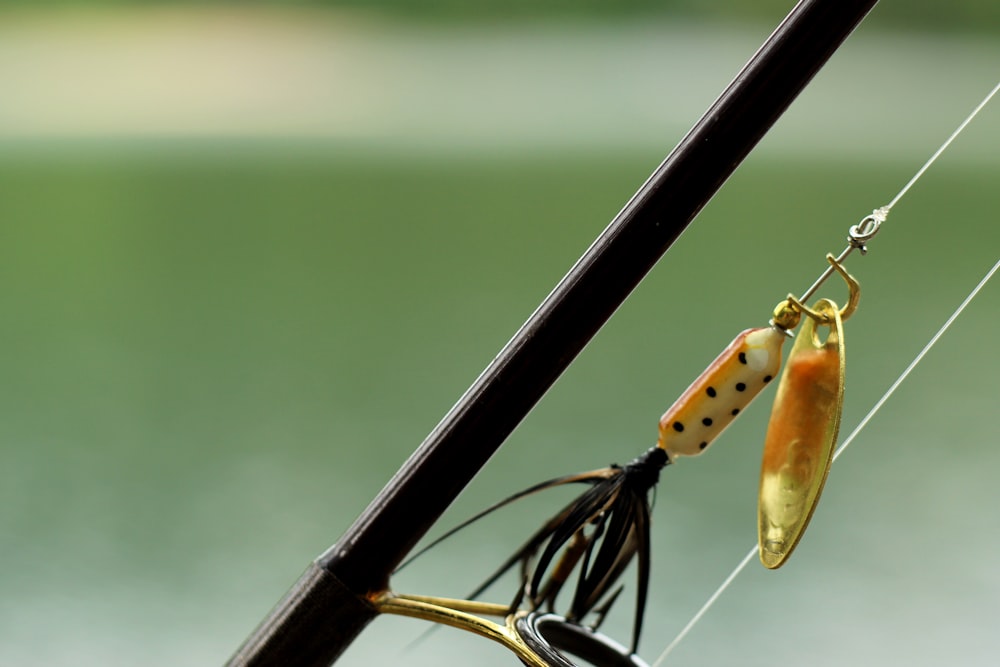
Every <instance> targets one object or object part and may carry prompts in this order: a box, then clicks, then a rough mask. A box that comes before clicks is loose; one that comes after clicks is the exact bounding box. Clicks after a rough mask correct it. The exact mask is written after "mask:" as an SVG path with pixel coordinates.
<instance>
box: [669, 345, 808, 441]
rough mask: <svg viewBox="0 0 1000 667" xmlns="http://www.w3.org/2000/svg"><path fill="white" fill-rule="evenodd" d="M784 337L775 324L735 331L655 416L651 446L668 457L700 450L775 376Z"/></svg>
mask: <svg viewBox="0 0 1000 667" xmlns="http://www.w3.org/2000/svg"><path fill="white" fill-rule="evenodd" d="M787 337H788V334H787V333H786V332H785V330H784V329H782V328H780V327H777V326H770V327H762V328H757V329H747V330H746V331H744V332H743V333H741V334H740V335H738V336H737V337H736V338H735V339H734V340H733V342H732V343H730V344H729V346H728V347H727V348H726V349H725V350H723V351H722V353H721V354H720V355H719V356H718V357H716V358H715V361H713V362H712V363H711V364H710V365H709V367H708V368H706V369H705V371H704V372H703V373H702V374H701V375H699V376H698V379H696V380H695V381H694V382H693V383H692V384H691V386H690V387H688V388H687V390H686V391H685V392H684V393H683V394H681V397H680V398H678V399H677V401H676V402H675V403H674V404H673V406H671V407H670V409H669V410H667V411H666V412H665V413H664V414H663V416H662V417H661V418H660V438H659V440H658V441H657V443H656V444H657V446H658V447H660V448H661V449H663V450H665V451H666V452H667V456H668V457H669V458H670V459H671V460H673V458H674V457H676V456H697V455H698V454H701V453H702V452H703V451H705V450H706V449H707V448H708V446H709V445H710V444H711V443H712V441H713V440H715V439H716V438H717V437H719V434H720V433H722V431H724V430H725V429H726V427H727V426H729V425H730V424H731V423H733V420H734V419H736V416H737V415H738V414H739V413H740V412H742V411H743V409H744V408H746V407H747V406H748V405H749V404H750V402H751V401H752V400H753V399H754V398H756V397H757V395H758V394H759V393H760V392H761V390H762V389H764V387H765V386H766V385H767V383H768V382H770V381H771V380H772V379H773V378H774V377H775V375H777V373H778V370H779V368H780V367H781V346H782V344H783V343H784V342H785V339H786V338H787Z"/></svg>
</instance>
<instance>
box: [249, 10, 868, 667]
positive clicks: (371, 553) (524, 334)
mask: <svg viewBox="0 0 1000 667" xmlns="http://www.w3.org/2000/svg"><path fill="white" fill-rule="evenodd" d="M876 2H877V0H802V1H801V2H799V3H798V4H797V5H796V6H795V7H794V8H793V9H792V11H791V12H790V13H789V14H788V16H787V17H786V18H785V19H784V20H783V21H782V23H781V24H780V25H779V26H778V28H777V29H776V30H775V31H774V33H772V34H771V35H770V37H768V39H767V40H766V41H765V42H764V44H763V45H762V46H761V48H760V49H759V50H758V51H757V52H756V53H755V54H754V56H753V57H752V58H751V59H750V61H749V62H748V63H747V65H746V66H744V68H743V69H742V70H741V71H740V72H739V73H738V74H737V76H736V78H735V79H734V80H733V82H732V83H731V84H730V85H729V86H728V87H727V88H726V89H725V90H724V91H723V93H722V94H721V95H720V97H719V98H718V99H717V100H716V101H715V102H714V103H713V104H712V105H711V107H710V108H709V109H708V111H706V113H705V114H704V116H703V117H702V118H701V120H700V121H699V122H698V123H697V124H696V125H695V126H694V128H692V130H691V131H690V132H689V133H688V134H687V135H686V136H685V137H684V138H683V139H682V140H681V142H680V143H679V144H678V146H677V147H676V148H675V149H674V150H673V151H672V152H671V153H670V155H669V156H668V157H667V158H666V159H665V160H664V162H663V163H662V164H661V165H660V166H659V167H658V168H657V170H656V171H655V172H654V173H653V175H652V176H650V178H649V179H648V180H647V181H646V183H644V184H643V186H642V187H641V188H640V189H639V191H638V192H637V193H636V194H635V195H634V196H633V197H632V199H630V200H629V202H628V203H627V204H626V205H625V207H624V208H623V209H622V210H621V212H619V214H618V215H617V216H616V217H615V219H614V220H613V221H612V222H611V224H610V225H609V226H608V227H607V229H605V230H604V232H603V233H602V234H601V235H600V236H599V237H598V238H597V239H596V240H595V242H594V243H593V244H592V245H591V246H590V248H589V249H588V250H587V251H586V253H584V255H583V256H582V257H581V258H580V260H579V261H578V262H577V263H576V264H575V265H574V266H573V267H572V269H571V270H570V271H569V273H568V274H567V275H566V276H565V277H564V278H563V279H562V281H560V283H559V284H558V285H557V286H556V287H555V289H554V290H553V291H552V293H551V294H550V295H549V296H548V297H547V298H546V299H545V301H544V302H543V303H542V304H541V305H540V306H539V308H538V309H537V310H536V311H535V312H534V313H533V314H532V316H531V317H530V318H529V319H528V321H527V322H525V324H524V325H523V326H522V327H521V329H520V330H519V331H518V332H517V333H516V334H515V336H514V337H513V338H512V339H511V340H510V342H509V343H508V344H507V345H506V346H505V347H504V349H503V350H501V351H500V353H499V354H498V355H497V356H496V358H495V359H494V361H493V362H492V363H491V364H490V365H489V366H488V367H487V369H486V370H485V371H484V372H483V373H482V375H480V377H479V378H478V379H477V380H476V381H475V382H474V383H473V385H472V386H471V387H470V388H469V389H468V390H467V391H466V393H465V394H464V395H463V396H462V397H461V398H460V399H459V401H458V403H456V404H455V406H454V407H453V408H452V409H451V411H449V413H448V414H447V415H445V417H444V418H443V419H442V420H441V422H440V423H439V424H438V425H437V427H435V428H434V430H433V431H432V432H431V433H430V434H429V435H428V436H427V438H426V439H425V441H424V442H423V444H422V445H421V446H420V447H419V448H418V449H417V450H416V451H415V452H414V454H413V455H412V456H411V457H410V459H409V460H408V461H407V462H406V463H405V464H404V465H403V467H402V468H401V469H400V470H399V472H398V473H397V474H396V475H395V476H394V477H393V478H392V479H391V480H390V481H389V483H388V484H387V485H386V486H385V488H384V489H383V490H382V491H381V492H380V493H379V494H378V496H377V497H376V498H375V499H374V500H373V501H372V502H371V504H369V506H368V508H367V509H366V510H365V511H364V512H363V513H362V514H361V516H360V517H358V519H357V520H356V521H355V522H354V524H353V525H352V526H351V527H350V528H349V529H348V530H347V532H346V533H345V534H344V535H343V536H342V537H341V538H340V539H339V540H338V541H337V543H336V544H334V545H333V546H332V547H331V548H330V549H328V550H327V551H326V552H325V553H323V554H322V555H321V556H320V557H318V558H317V559H316V560H315V561H314V562H313V563H312V564H310V565H309V567H308V568H307V569H306V571H305V572H304V573H303V574H302V575H301V576H300V578H299V579H298V581H297V582H295V584H293V586H292V588H291V589H290V590H289V591H288V592H287V593H286V595H285V596H284V598H283V599H282V600H280V601H279V602H278V604H277V605H276V606H275V607H274V609H272V610H271V612H270V613H269V614H268V616H267V617H266V618H265V619H264V620H263V621H262V622H261V624H260V625H259V626H258V627H257V628H256V629H255V630H254V631H253V632H252V633H251V634H250V636H249V637H248V638H247V639H246V640H245V641H244V643H243V644H242V646H240V647H239V648H238V649H237V651H236V653H235V654H234V655H233V656H232V658H231V659H230V663H229V664H232V665H282V666H284V665H302V666H313V665H315V666H323V665H329V664H330V663H332V662H333V661H334V660H335V659H336V658H337V657H338V656H339V655H340V654H341V653H342V652H343V651H344V650H345V649H346V647H347V646H348V645H350V643H351V642H352V641H353V640H354V638H355V637H357V636H358V635H359V634H360V633H361V632H362V630H363V629H364V628H365V627H366V626H367V624H368V623H370V622H371V621H372V620H373V619H374V618H375V617H376V616H377V615H378V613H379V610H378V609H377V608H376V605H374V604H373V602H372V599H373V595H377V594H378V593H379V592H381V591H385V590H388V585H389V576H390V574H391V572H392V571H393V570H394V569H395V568H396V567H397V566H398V565H399V563H401V562H402V561H403V559H404V558H405V557H406V555H407V554H408V553H409V552H410V550H411V549H412V548H413V547H414V545H415V544H416V543H417V542H418V541H419V540H420V538H421V537H423V535H424V534H425V533H426V532H427V530H428V529H429V528H430V526H431V525H432V524H433V523H434V521H435V520H436V519H437V518H438V517H439V516H440V515H441V513H442V512H444V510H445V509H446V508H447V506H448V505H449V504H450V503H451V502H452V501H453V500H454V499H455V497H456V496H457V495H458V494H459V493H460V491H461V490H462V489H463V488H464V487H465V485H466V484H467V483H468V482H469V481H470V480H471V479H472V477H473V476H474V475H475V474H476V473H477V472H478V471H479V469H480V468H481V467H482V466H483V465H485V463H486V461H487V460H488V459H489V458H490V456H491V455H492V454H493V453H494V452H495V451H496V450H497V448H499V446H500V445H501V444H502V442H503V441H504V439H505V438H506V437H507V435H509V434H510V433H511V431H512V430H513V429H514V428H515V427H516V426H517V424H518V423H519V422H520V421H521V420H522V419H523V418H524V416H525V415H526V414H527V413H528V411H529V410H530V409H531V408H532V407H533V406H534V405H535V403H536V402H537V401H538V400H539V399H540V398H541V396H542V395H543V394H544V393H545V391H546V390H547V389H548V388H549V387H550V386H551V385H552V383H553V382H555V380H556V378H557V377H558V376H559V375H560V374H561V373H562V371H563V370H565V368H566V367H567V366H568V365H569V364H570V362H571V361H572V360H573V359H574V358H575V357H576V355H577V354H578V353H579V352H580V351H581V350H582V349H583V347H584V346H585V345H586V343H587V342H588V341H589V340H590V339H591V338H592V337H593V336H594V335H595V334H596V332H597V331H598V330H599V329H600V328H601V327H602V326H603V324H604V323H605V322H606V321H607V320H608V318H610V316H611V314H612V313H613V312H614V311H615V310H616V309H617V308H618V306H619V305H621V303H622V302H623V301H624V300H625V298H626V297H627V296H628V295H629V294H630V293H631V291H632V290H633V289H634V288H635V287H636V286H637V285H638V283H639V282H640V281H641V280H642V278H643V277H644V276H645V275H646V273H647V272H648V271H649V270H650V269H651V268H652V267H653V265H654V264H655V263H656V262H657V261H658V260H659V258H660V257H661V256H662V254H663V253H664V252H665V251H666V250H667V249H668V248H669V247H670V246H671V245H672V244H673V242H674V241H675V240H676V239H677V237H678V236H679V235H680V233H681V232H682V231H683V230H684V229H685V228H686V227H687V225H688V224H689V223H690V222H691V220H693V218H694V216H695V215H696V214H697V213H698V212H699V211H700V210H701V208H702V207H704V206H705V204H706V203H707V202H708V201H709V199H710V198H711V197H712V196H713V195H714V194H715V192H716V191H717V190H718V189H719V188H720V187H721V185H722V183H724V182H725V181H726V179H727V178H728V177H729V176H730V175H731V174H732V173H733V171H734V170H735V169H736V167H737V166H738V165H739V164H740V163H741V162H742V160H743V159H744V158H745V157H746V156H747V155H748V154H749V153H750V151H751V150H752V149H753V147H754V146H755V145H756V144H757V142H758V141H759V140H760V139H761V137H763V135H764V134H765V133H766V132H767V130H768V129H769V128H770V127H771V126H772V125H773V124H774V122H775V121H776V120H777V118H778V117H779V116H780V115H781V114H782V113H783V112H784V111H785V109H787V107H788V106H789V105H790V104H791V102H792V100H794V99H795V98H796V96H797V95H798V93H799V92H800V91H801V90H802V89H803V88H804V87H805V85H806V84H807V83H808V82H809V81H810V80H811V79H812V77H813V76H814V75H815V74H816V72H817V71H818V70H819V69H820V68H821V67H822V66H823V64H825V62H826V61H827V60H828V59H829V58H830V56H831V55H832V54H833V53H834V52H835V51H836V49H837V48H838V47H839V46H840V45H841V43H843V41H844V40H845V39H846V38H847V36H848V35H849V34H850V33H851V32H852V31H853V30H854V28H855V27H856V26H857V25H858V24H859V23H860V22H861V20H862V19H863V18H864V17H865V15H867V13H868V12H869V11H870V10H871V8H872V7H873V6H874V5H875V4H876Z"/></svg>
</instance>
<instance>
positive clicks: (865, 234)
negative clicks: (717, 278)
mask: <svg viewBox="0 0 1000 667" xmlns="http://www.w3.org/2000/svg"><path fill="white" fill-rule="evenodd" d="M998 91H1000V82H998V83H997V84H996V85H995V86H994V87H993V89H992V90H990V92H989V93H988V94H987V95H986V97H985V98H983V100H982V101H981V102H980V103H979V104H978V105H977V106H976V107H975V108H974V109H973V110H972V112H971V113H970V114H969V115H968V116H967V117H966V118H965V120H963V121H962V122H961V124H959V126H958V127H957V128H956V129H955V131H954V132H952V133H951V136H949V137H948V138H947V139H946V140H945V142H944V143H943V144H941V146H940V147H939V148H938V149H937V150H936V151H935V152H934V154H933V155H931V157H930V158H928V160H927V161H926V162H925V163H924V164H923V166H922V167H920V169H918V170H917V172H916V173H915V174H914V175H913V177H912V178H911V179H910V180H909V181H908V182H907V183H906V185H904V186H903V188H902V189H901V190H900V191H899V192H898V193H897V194H896V196H895V197H893V198H892V200H891V201H890V202H889V203H888V204H886V205H885V206H882V207H880V208H877V209H875V210H874V211H872V213H871V215H869V216H867V217H866V218H864V219H863V220H862V221H861V222H860V223H858V225H856V226H855V227H852V228H851V236H850V245H848V247H847V248H846V249H845V250H844V252H842V253H841V254H840V256H839V257H838V258H837V261H842V260H843V259H845V258H846V257H847V256H848V255H849V254H850V253H851V252H852V251H853V250H855V249H859V250H861V252H862V254H864V253H865V251H866V248H865V245H864V242H865V241H866V240H868V239H870V238H871V237H872V236H874V235H875V233H876V232H877V231H878V228H879V226H880V225H881V224H882V223H883V222H884V221H885V219H886V216H887V215H888V213H889V211H890V210H891V209H892V207H893V206H895V205H896V203H897V202H898V201H899V200H900V199H902V197H903V195H905V194H906V193H907V192H908V191H909V189H910V188H911V187H912V186H913V184H914V183H916V182H917V180H919V179H920V177H921V176H923V174H924V172H926V171H927V169H928V168H929V167H930V166H931V165H932V164H934V162H935V161H936V160H937V159H938V157H939V156H940V155H941V154H942V153H943V152H944V151H945V150H946V149H947V148H948V147H949V146H950V145H951V143H952V142H953V141H954V140H955V138H956V137H957V136H958V135H959V134H961V132H962V131H963V130H964V129H965V127H966V126H967V125H968V124H969V123H970V122H971V121H972V119H973V118H975V117H976V116H977V115H978V114H979V112H980V111H981V110H982V109H983V107H985V106H986V105H987V104H988V103H989V101H990V100H991V99H992V98H993V97H994V96H995V95H996V94H997V92H998ZM998 270H1000V260H997V262H996V263H995V264H994V265H993V266H992V267H991V268H990V269H989V270H988V271H987V272H986V275H985V276H984V277H983V278H982V280H980V281H979V283H978V284H977V285H976V286H975V287H974V288H973V289H972V291H971V292H969V294H968V295H967V296H966V297H965V299H964V300H963V301H962V303H961V304H959V306H958V307H957V308H956V309H955V311H954V312H953V313H952V314H951V316H950V317H949V318H948V319H947V320H946V321H945V323H944V324H942V325H941V327H940V328H939V329H938V331H937V333H935V334H934V335H933V336H932V337H931V339H930V340H929V341H928V342H927V344H926V345H924V347H923V349H921V350H920V352H919V353H917V355H916V357H914V359H913V361H911V362H910V364H909V365H908V366H907V367H906V368H905V369H904V370H903V372H902V373H900V375H899V377H897V378H896V380H895V381H894V382H893V383H892V384H891V385H890V386H889V388H888V389H887V390H886V392H885V393H884V394H883V395H882V397H881V398H880V399H879V400H878V401H877V402H876V403H875V405H874V406H872V408H871V410H869V411H868V414H866V415H865V417H864V418H863V419H862V420H861V421H860V422H859V423H858V425H857V426H856V427H855V429H854V430H853V431H852V432H851V434H850V435H848V436H847V438H845V439H844V441H843V442H842V443H841V445H840V447H838V448H837V450H836V452H834V454H833V461H836V460H837V458H838V457H839V456H840V455H841V454H842V453H843V452H844V450H846V449H847V447H848V446H849V445H850V444H851V443H852V442H853V441H854V439H855V438H856V437H857V436H858V434H859V433H861V431H862V430H863V429H864V428H865V427H866V426H867V425H868V423H869V422H870V421H871V419H872V418H873V417H874V416H875V414H876V413H877V412H878V411H879V410H880V409H881V408H882V406H883V405H884V404H885V402H886V401H887V400H889V397H890V396H892V395H893V394H894V393H895V391H896V389H898V388H899V386H900V385H901V384H902V383H903V381H904V380H906V378H907V377H908V376H909V375H910V373H911V372H912V371H913V370H914V368H916V366H917V365H918V364H919V363H920V362H921V361H922V360H923V359H924V357H925V356H926V355H927V353H928V352H929V351H930V350H931V348H933V347H934V345H935V344H937V342H938V340H939V339H940V338H941V336H942V335H944V333H945V332H946V331H947V330H948V329H949V328H950V327H951V325H952V324H953V323H954V322H955V320H956V319H958V316H959V315H961V314H962V312H963V311H964V310H965V309H966V307H967V306H968V305H969V304H970V303H971V302H972V300H973V299H974V298H975V297H976V296H977V295H978V294H979V293H980V292H981V291H982V289H983V288H984V287H985V286H986V284H987V283H988V282H989V281H990V279H991V278H992V277H993V276H994V274H996V273H997V271H998ZM833 271H834V269H833V267H832V266H831V267H830V268H829V269H827V270H826V271H825V272H824V273H823V274H822V275H821V276H820V277H819V278H818V279H817V280H816V282H815V283H813V285H812V286H811V287H810V288H809V289H808V290H807V291H806V292H805V294H803V296H802V297H801V299H800V300H801V301H803V302H804V301H805V300H806V299H808V298H809V297H810V296H812V294H813V293H814V292H815V291H816V290H817V289H818V288H819V287H820V285H822V284H823V282H824V281H825V280H826V279H827V278H828V277H829V276H830V275H832V274H833ZM757 552H758V547H757V545H754V546H753V547H752V548H751V549H750V551H749V552H748V553H747V555H746V556H744V557H743V559H742V560H741V561H740V562H739V564H737V565H736V567H735V568H733V570H732V572H730V573H729V575H728V576H727V577H726V579H725V580H724V581H723V582H722V584H720V585H719V587H718V588H717V589H716V590H715V592H714V593H712V595H711V596H709V598H708V600H706V601H705V604H703V605H702V607H701V608H700V609H699V610H698V611H697V612H696V613H695V614H694V616H692V617H691V620H690V621H688V623H687V625H685V626H684V627H683V628H682V629H681V631H680V632H679V633H678V634H677V636H676V637H674V639H673V641H671V642H670V643H669V644H668V645H667V647H666V648H665V649H663V652H662V653H660V655H659V657H657V659H656V661H655V662H653V663H652V666H651V667H660V665H662V664H663V662H664V660H666V658H667V656H668V655H670V653H671V652H673V650H674V649H675V648H676V647H677V646H678V645H679V644H680V643H681V642H682V641H683V640H684V638H685V637H687V635H688V633H690V632H691V630H692V629H693V628H694V626H695V625H697V624H698V622H699V621H700V620H701V619H702V617H704V616H705V614H706V613H708V610H709V609H711V607H712V606H713V605H714V604H715V601H716V600H718V599H719V597H720V596H721V595H722V594H723V593H724V592H725V591H726V589H728V588H729V586H730V585H731V584H732V582H733V581H734V580H735V579H736V577H737V576H739V574H740V573H741V572H742V571H743V570H744V569H745V568H746V566H747V564H748V563H749V562H750V561H751V560H752V559H753V557H754V555H756V554H757Z"/></svg>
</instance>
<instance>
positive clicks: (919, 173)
mask: <svg viewBox="0 0 1000 667" xmlns="http://www.w3.org/2000/svg"><path fill="white" fill-rule="evenodd" d="M998 90H1000V82H997V85H995V86H994V87H993V90H991V91H990V92H989V94H988V95H987V96H986V97H984V98H983V101H982V102H980V103H979V106H977V107H976V108H975V109H973V110H972V113H970V114H969V116H968V117H967V118H966V119H965V120H963V121H962V123H961V125H959V126H958V127H957V128H955V131H954V132H952V133H951V136H950V137H948V139H947V141H945V142H944V143H943V144H941V147H940V148H938V149H937V151H935V152H934V155H932V156H930V158H929V159H928V160H927V162H925V163H924V166H922V167H921V168H920V169H918V170H917V173H915V174H914V175H913V178H911V179H910V180H909V182H908V183H907V184H906V185H904V186H903V189H902V190H900V191H899V192H898V193H897V194H896V196H895V197H893V198H892V201H891V202H889V203H888V204H886V205H885V206H883V207H882V208H883V209H885V211H886V212H887V213H888V211H889V209H891V208H892V207H893V206H895V205H896V202H898V201H899V200H900V199H902V198H903V195H905V194H906V191H907V190H909V189H910V188H911V187H912V186H913V184H914V183H916V182H917V181H918V180H919V179H920V177H921V176H923V175H924V172H925V171H927V169H928V168H930V166H931V165H932V164H934V161H935V160H937V159H938V157H939V156H940V155H941V153H944V151H945V149H946V148H948V146H950V145H951V142H953V141H954V140H955V137H957V136H958V135H960V134H961V133H962V130H964V129H965V126H966V125H968V124H969V123H971V122H972V119H973V118H975V117H976V115H977V114H978V113H979V112H980V111H982V109H983V107H985V106H986V105H987V104H988V103H989V101H990V100H991V99H993V96H994V95H996V94H997V91H998Z"/></svg>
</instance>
